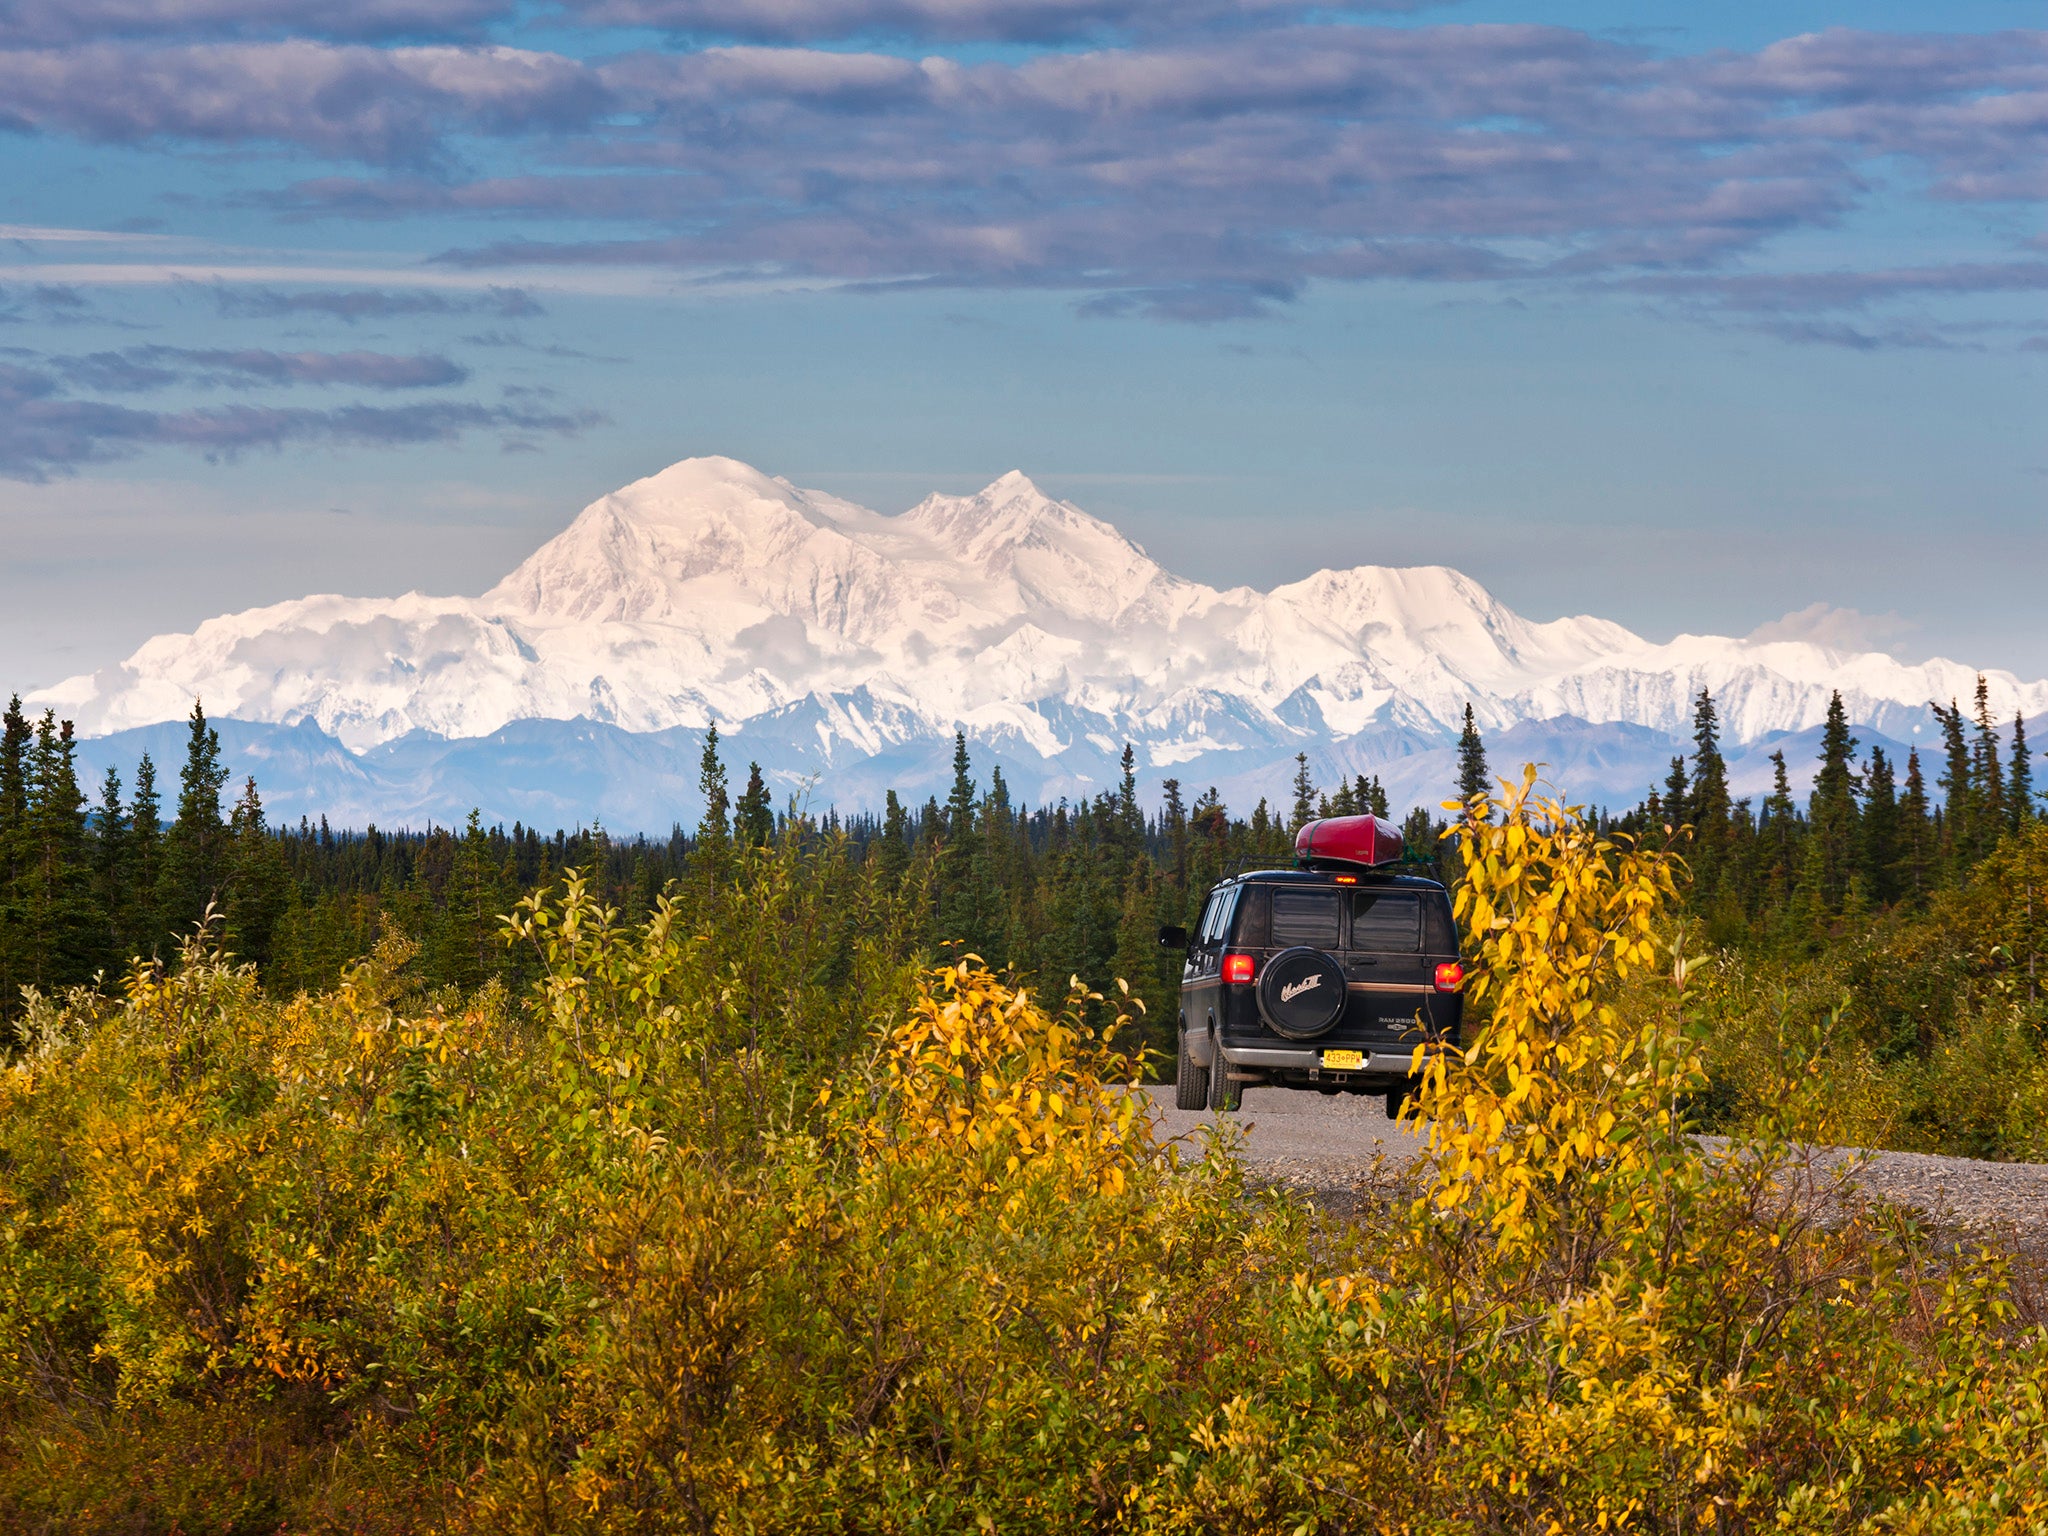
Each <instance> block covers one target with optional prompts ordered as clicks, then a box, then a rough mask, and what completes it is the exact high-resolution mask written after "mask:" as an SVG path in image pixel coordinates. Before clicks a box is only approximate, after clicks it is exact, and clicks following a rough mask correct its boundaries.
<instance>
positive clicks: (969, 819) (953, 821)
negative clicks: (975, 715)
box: [946, 731, 974, 858]
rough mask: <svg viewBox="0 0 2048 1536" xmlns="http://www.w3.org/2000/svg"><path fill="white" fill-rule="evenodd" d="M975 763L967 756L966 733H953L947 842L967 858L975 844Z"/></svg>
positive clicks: (947, 802)
mask: <svg viewBox="0 0 2048 1536" xmlns="http://www.w3.org/2000/svg"><path fill="white" fill-rule="evenodd" d="M972 768H973V763H972V762H971V761H970V760H969V758H968V756H967V733H966V732H965V731H955V732H954V733H953V788H952V791H951V792H950V793H949V794H948V795H947V796H946V841H947V842H948V843H949V844H951V845H952V846H953V847H954V848H956V849H958V850H959V851H960V853H961V855H962V857H963V858H964V857H965V856H966V855H967V853H968V852H969V851H970V850H971V849H972V847H973V845H974V779H973V778H972V776H971V773H970V770H971V769H972Z"/></svg>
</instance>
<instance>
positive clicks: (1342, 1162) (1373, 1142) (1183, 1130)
mask: <svg viewBox="0 0 2048 1536" xmlns="http://www.w3.org/2000/svg"><path fill="white" fill-rule="evenodd" d="M1150 1092H1151V1094H1152V1098H1153V1103H1154V1106H1155V1111H1156V1115H1157V1120H1158V1123H1159V1126H1160V1129H1161V1131H1162V1133H1163V1134H1165V1135H1167V1136H1172V1137H1186V1138H1187V1139H1188V1143H1189V1144H1190V1146H1193V1145H1195V1144H1196V1143H1197V1141H1198V1139H1199V1138H1198V1133H1199V1131H1200V1128H1201V1127H1202V1126H1203V1125H1206V1124H1209V1123H1211V1122H1214V1121H1234V1122H1236V1124H1237V1126H1238V1128H1239V1129H1240V1130H1242V1132H1243V1133H1244V1149H1243V1156H1244V1160H1245V1162H1246V1164H1247V1165H1248V1166H1249V1167H1250V1168H1251V1169H1253V1170H1254V1171H1255V1172H1256V1173H1258V1174H1259V1175H1260V1176H1262V1177H1264V1178H1267V1179H1270V1180H1272V1181H1273V1182H1275V1183H1278V1184H1284V1185H1287V1186H1289V1187H1290V1188H1295V1189H1300V1190H1303V1191H1305V1192H1307V1193H1310V1194H1312V1195H1314V1196H1315V1197H1316V1199H1317V1201H1318V1202H1319V1203H1320V1204H1323V1205H1325V1206H1326V1207H1329V1208H1331V1209H1333V1210H1339V1211H1347V1212H1348V1211H1350V1210H1353V1209H1355V1208H1356V1207H1357V1205H1358V1204H1359V1202H1360V1200H1361V1199H1362V1198H1368V1197H1369V1195H1370V1192H1372V1191H1376V1190H1377V1191H1384V1190H1385V1189H1386V1188H1387V1186H1388V1185H1389V1183H1390V1182H1392V1181H1393V1179H1394V1178H1395V1177H1396V1176H1397V1174H1398V1172H1399V1170H1400V1168H1401V1167H1402V1166H1403V1165H1404V1164H1406V1163H1407V1162H1409V1161H1410V1160H1411V1159H1412V1158H1413V1157H1414V1156H1415V1154H1416V1153H1418V1152H1420V1151H1421V1150H1422V1137H1421V1135H1420V1134H1419V1133H1418V1132H1417V1130H1416V1128H1415V1127H1414V1126H1413V1125H1412V1124H1395V1123H1393V1122H1391V1121H1389V1120H1388V1119H1387V1113H1386V1105H1385V1102H1384V1101H1383V1100H1381V1099H1378V1098H1358V1097H1353V1096H1350V1095H1346V1094H1334V1095H1324V1094H1319V1093H1305V1092H1302V1091H1300V1090H1297V1089H1288V1088H1258V1087H1253V1088H1247V1089H1245V1092H1244V1106H1243V1108H1242V1109H1240V1110H1239V1111H1238V1112H1237V1113H1236V1114H1235V1115H1215V1114H1211V1113H1210V1112H1208V1111H1206V1110H1203V1111H1190V1110H1178V1109H1175V1108H1173V1107H1172V1106H1173V1090H1172V1089H1171V1088H1153V1089H1151V1090H1150ZM1825 1160H1826V1161H1828V1162H1832V1163H1838V1164H1847V1165H1849V1166H1850V1168H1851V1169H1852V1171H1853V1176H1854V1179H1855V1182H1856V1184H1857V1186H1858V1187H1859V1188H1860V1189H1861V1190H1862V1191H1863V1193H1864V1194H1866V1195H1868V1196H1870V1197H1871V1198H1873V1199H1880V1200H1887V1201H1890V1202H1892V1203H1893V1204H1895V1205H1900V1206H1904V1207H1906V1208H1908V1209H1911V1210H1915V1211H1919V1212H1922V1213H1923V1214H1925V1215H1926V1217H1927V1218H1928V1219H1929V1220H1930V1221H1931V1222H1932V1223H1933V1224H1934V1225H1935V1226H1936V1227H1938V1228H1940V1229H1942V1230H1944V1231H1955V1232H1958V1233H1968V1234H1974V1235H1984V1236H1990V1235H1994V1234H1998V1233H2010V1234H2012V1235H2013V1236H2014V1237H2015V1238H2016V1239H2017V1240H2018V1241H2019V1242H2020V1244H2021V1245H2022V1246H2023V1247H2025V1248H2028V1249H2030V1250H2033V1251H2035V1252H2037V1253H2039V1252H2043V1251H2044V1250H2048V1163H1986V1162H1979V1161H1977V1160H1976V1159H1974V1158H1968V1157H1943V1156H1937V1155H1935V1154H1932V1153H1926V1152H1860V1151H1857V1150H1856V1149H1854V1148H1841V1149H1829V1151H1828V1152H1827V1153H1826V1154H1825Z"/></svg>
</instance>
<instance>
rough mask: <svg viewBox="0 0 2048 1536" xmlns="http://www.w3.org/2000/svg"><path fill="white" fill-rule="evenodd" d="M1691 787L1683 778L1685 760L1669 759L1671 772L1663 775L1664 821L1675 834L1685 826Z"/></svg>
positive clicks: (1690, 800) (1678, 758) (1679, 758)
mask: <svg viewBox="0 0 2048 1536" xmlns="http://www.w3.org/2000/svg"><path fill="white" fill-rule="evenodd" d="M1691 790H1692V786H1691V784H1690V783H1688V782H1687V780H1686V777H1685V759H1684V758H1682V757H1674V758H1673V759H1671V771H1670V772H1669V773H1667V774H1665V775H1664V819H1665V821H1666V822H1668V823H1669V824H1670V826H1671V829H1672V831H1674V832H1676V831H1677V830H1678V829H1679V828H1680V827H1682V826H1684V825H1685V824H1686V812H1687V810H1688V808H1689V807H1690V806H1691V804H1692V794H1691Z"/></svg>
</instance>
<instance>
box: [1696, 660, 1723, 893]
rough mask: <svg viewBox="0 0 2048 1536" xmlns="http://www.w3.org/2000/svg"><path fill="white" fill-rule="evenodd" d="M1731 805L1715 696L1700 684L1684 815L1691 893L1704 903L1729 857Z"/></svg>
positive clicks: (1718, 885)
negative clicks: (1689, 849) (1688, 833)
mask: <svg viewBox="0 0 2048 1536" xmlns="http://www.w3.org/2000/svg"><path fill="white" fill-rule="evenodd" d="M1730 809H1731V808H1730V805H1729V800H1728V764H1727V762H1726V760H1725V759H1723V757H1722V756H1721V721H1720V715H1719V713H1718V712H1717V711H1716V710H1715V708H1714V696H1713V695H1712V694H1711V693H1709V692H1708V691H1707V690H1706V689H1704V688H1702V689H1700V693H1699V697H1698V698H1697V699H1695V700H1693V707H1692V793H1691V798H1690V799H1689V800H1688V802H1687V804H1686V817H1685V819H1686V820H1687V821H1689V822H1690V823H1692V854H1691V862H1692V878H1693V897H1694V900H1695V901H1697V902H1698V903H1699V904H1700V905H1701V906H1703V907H1704V906H1706V905H1708V904H1709V903H1710V902H1711V901H1712V900H1713V898H1714V896H1715V894H1716V893H1717V892H1718V891H1719V889H1720V886H1721V876H1722V870H1723V868H1724V866H1725V865H1726V863H1727V860H1728V841H1729V825H1728V822H1729V812H1730Z"/></svg>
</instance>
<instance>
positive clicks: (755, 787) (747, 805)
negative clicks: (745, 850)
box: [732, 763, 775, 848]
mask: <svg viewBox="0 0 2048 1536" xmlns="http://www.w3.org/2000/svg"><path fill="white" fill-rule="evenodd" d="M732 822H733V826H732V830H733V836H734V837H736V838H738V839H739V841H740V842H741V843H743V844H745V845H746V846H747V847H749V848H766V847H767V846H768V845H769V844H770V843H772V842H774V841H775V807H774V804H773V803H772V802H771V801H770V800H769V798H768V784H767V781H766V780H764V779H763V778H762V777H761V765H760V764H759V763H749V764H747V787H746V789H745V790H743V791H742V792H741V794H740V800H739V804H738V805H737V806H735V807H734V808H733V818H732Z"/></svg>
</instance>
